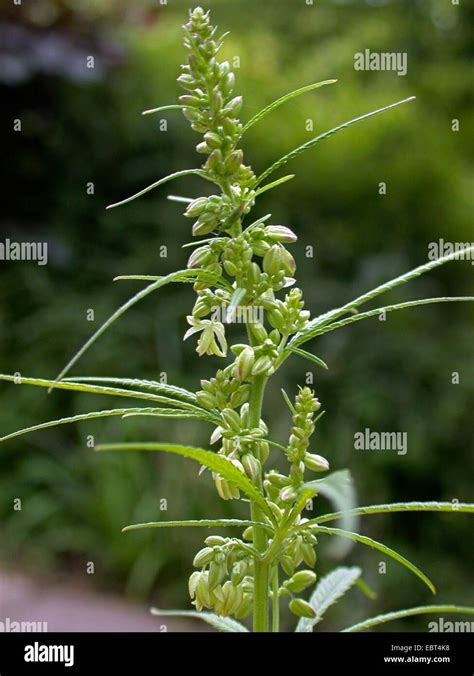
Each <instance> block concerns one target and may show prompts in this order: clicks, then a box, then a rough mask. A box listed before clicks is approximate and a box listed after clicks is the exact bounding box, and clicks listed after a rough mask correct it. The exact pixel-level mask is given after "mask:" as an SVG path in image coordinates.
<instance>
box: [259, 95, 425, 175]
mask: <svg viewBox="0 0 474 676" xmlns="http://www.w3.org/2000/svg"><path fill="white" fill-rule="evenodd" d="M414 99H415V97H414V96H410V97H409V98H407V99H403V101H397V102H396V103H392V104H390V105H389V106H384V107H383V108H378V110H373V111H372V112H370V113H366V114H365V115H361V116H360V117H356V118H354V119H353V120H349V121H348V122H344V124H340V125H339V126H337V127H334V128H333V129H330V130H329V131H327V132H325V133H324V134H320V135H319V136H316V137H315V138H313V139H311V140H310V141H307V142H306V143H303V144H302V145H300V146H298V147H297V148H295V149H294V150H292V151H291V152H289V153H287V154H286V155H284V156H283V157H280V159H279V160H277V161H276V162H274V163H273V164H272V165H271V166H270V167H268V169H266V170H265V171H264V172H263V174H260V176H259V177H258V178H257V181H256V185H259V184H260V183H261V182H262V181H263V180H265V179H266V178H267V177H268V176H270V174H273V172H274V171H276V170H277V169H279V168H280V167H282V166H284V165H285V164H287V162H289V161H290V160H293V159H294V158H295V157H297V156H298V155H300V154H301V153H304V152H306V150H310V148H312V147H313V146H315V145H316V143H319V141H323V140H324V139H326V138H329V136H333V135H334V134H337V132H339V131H342V130H343V129H347V127H350V126H352V125H353V124H357V123H358V122H362V121H363V120H367V119H368V118H369V117H373V116H374V115H378V114H379V113H385V112H386V111H387V110H391V109H392V108H396V107H397V106H401V105H402V104H404V103H408V102H409V101H413V100H414Z"/></svg>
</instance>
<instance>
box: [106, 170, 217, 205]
mask: <svg viewBox="0 0 474 676" xmlns="http://www.w3.org/2000/svg"><path fill="white" fill-rule="evenodd" d="M192 174H194V175H195V176H200V177H201V178H205V179H206V180H207V181H210V180H211V179H210V178H209V176H208V174H207V173H206V172H205V171H203V170H202V169H183V170H182V171H175V172H174V173H173V174H168V176H165V177H164V178H160V179H159V180H158V181H155V182H154V183H152V184H151V185H148V186H147V187H146V188H143V190H140V191H139V192H137V193H135V194H134V195H131V196H130V197H126V198H125V199H124V200H120V202H115V203H114V204H109V205H108V206H107V207H106V209H114V208H115V207H120V206H121V205H122V204H127V203H128V202H132V201H133V200H136V199H137V198H138V197H141V196H142V195H144V194H145V193H147V192H150V190H153V189H154V188H158V186H160V185H163V184H164V183H168V181H172V180H173V179H175V178H180V177H181V176H190V175H192Z"/></svg>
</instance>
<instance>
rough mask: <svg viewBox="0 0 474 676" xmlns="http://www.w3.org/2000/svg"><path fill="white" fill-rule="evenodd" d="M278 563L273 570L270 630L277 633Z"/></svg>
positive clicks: (278, 618) (278, 625)
mask: <svg viewBox="0 0 474 676" xmlns="http://www.w3.org/2000/svg"><path fill="white" fill-rule="evenodd" d="M279 586H280V585H279V582H278V564H277V565H276V566H275V569H274V572H273V598H272V631H273V632H274V633H276V634H277V633H278V632H279V631H280V602H279V598H278V589H279Z"/></svg>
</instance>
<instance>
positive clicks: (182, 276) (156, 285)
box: [53, 270, 196, 384]
mask: <svg viewBox="0 0 474 676" xmlns="http://www.w3.org/2000/svg"><path fill="white" fill-rule="evenodd" d="M195 274H196V271H194V270H178V271H176V272H172V273H171V274H169V275H166V276H165V277H161V278H160V279H158V280H156V281H155V282H153V283H152V284H149V285H148V286H146V287H145V288H144V289H141V291H139V292H138V293H136V294H135V295H134V296H132V298H129V299H128V300H127V302H126V303H124V304H123V305H121V306H120V307H119V308H118V310H116V311H115V312H114V313H113V314H112V315H111V316H110V317H109V318H108V319H107V320H106V321H105V322H104V323H103V324H102V325H101V326H100V327H99V328H98V329H97V331H96V332H95V333H93V334H92V336H91V337H90V338H89V339H88V340H87V341H86V342H85V343H84V345H83V346H82V347H81V348H80V350H78V351H77V352H76V354H75V355H74V357H72V359H70V360H69V361H68V363H67V364H66V366H65V367H64V368H63V370H62V371H61V373H59V375H58V376H57V377H56V380H55V381H54V383H56V382H58V381H59V380H61V378H63V377H64V376H65V375H66V373H68V372H69V371H70V370H71V368H72V367H73V366H74V364H75V363H76V362H77V361H78V360H79V359H80V358H81V357H82V355H83V354H84V353H85V352H86V351H87V350H88V349H89V348H90V347H91V346H92V345H93V344H94V343H95V341H96V340H97V339H98V338H99V337H100V336H101V335H102V334H103V333H105V331H107V329H108V328H110V326H111V325H112V324H113V323H114V322H115V321H116V320H117V319H119V317H121V316H122V315H123V314H124V313H125V312H126V311H127V310H129V309H130V308H131V307H133V306H134V305H136V303H138V302H139V301H140V300H142V299H143V298H145V297H146V296H148V295H149V294H150V293H153V291H156V290H157V289H160V288H161V287H162V286H165V285H166V284H170V283H171V282H181V281H185V280H186V279H187V278H188V277H190V278H193V276H194V275H195ZM54 383H53V384H54Z"/></svg>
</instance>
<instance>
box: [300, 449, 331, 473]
mask: <svg viewBox="0 0 474 676" xmlns="http://www.w3.org/2000/svg"><path fill="white" fill-rule="evenodd" d="M304 464H305V465H306V467H307V468H308V469H310V470H311V471H312V472H327V471H328V469H329V462H328V460H326V458H323V456H322V455H316V454H314V453H306V455H305V456H304Z"/></svg>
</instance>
